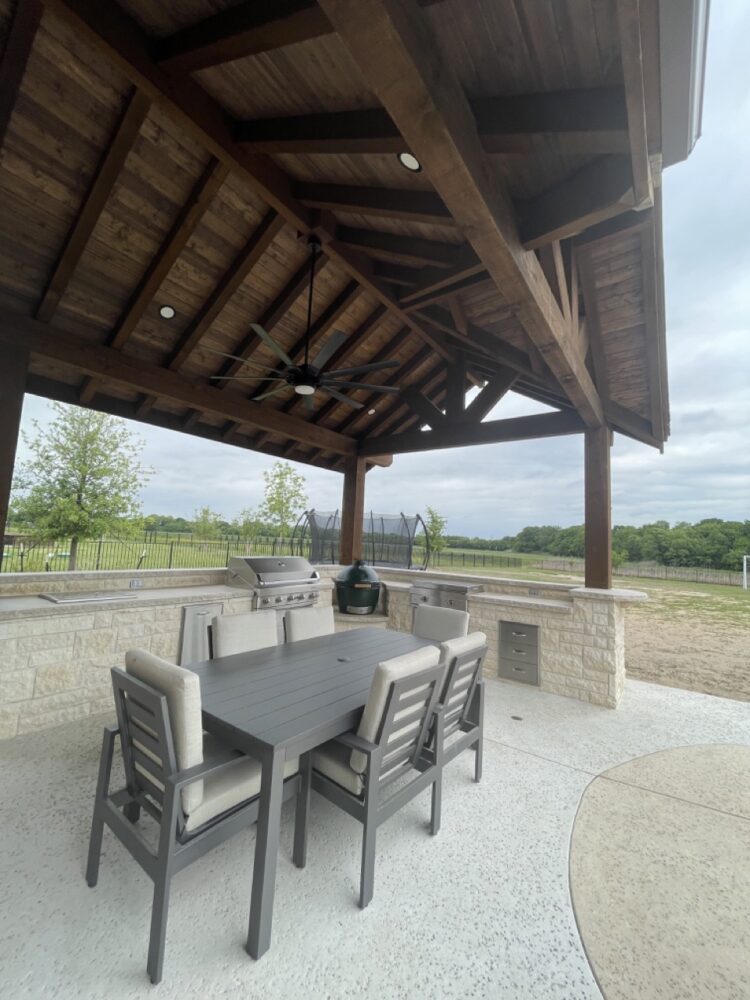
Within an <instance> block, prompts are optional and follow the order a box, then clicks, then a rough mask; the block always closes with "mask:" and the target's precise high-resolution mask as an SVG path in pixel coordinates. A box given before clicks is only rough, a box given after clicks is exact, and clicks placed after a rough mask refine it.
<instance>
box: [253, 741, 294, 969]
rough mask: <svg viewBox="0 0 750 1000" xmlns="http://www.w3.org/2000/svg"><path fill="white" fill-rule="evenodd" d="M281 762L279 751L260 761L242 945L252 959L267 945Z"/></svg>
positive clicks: (282, 763) (282, 771) (281, 750)
mask: <svg viewBox="0 0 750 1000" xmlns="http://www.w3.org/2000/svg"><path fill="white" fill-rule="evenodd" d="M284 760H285V754H284V750H283V749H278V750H275V751H272V752H269V753H267V754H266V755H265V756H264V757H263V760H262V768H263V773H262V777H261V787H260V810H259V815H258V826H257V834H256V838H255V861H254V863H253V889H252V895H251V897H250V926H249V928H248V932H247V946H246V947H247V951H248V953H249V954H250V955H252V957H253V958H256V959H257V958H260V957H261V955H264V954H265V953H266V952H267V951H268V949H269V947H270V944H271V924H272V922H273V896H274V890H275V887H276V861H277V858H278V853H279V830H280V828H281V799H282V794H283V788H284Z"/></svg>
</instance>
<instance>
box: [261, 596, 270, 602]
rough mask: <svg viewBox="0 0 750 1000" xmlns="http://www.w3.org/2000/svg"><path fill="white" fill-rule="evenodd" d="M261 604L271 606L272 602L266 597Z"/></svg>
mask: <svg viewBox="0 0 750 1000" xmlns="http://www.w3.org/2000/svg"><path fill="white" fill-rule="evenodd" d="M260 603H261V604H270V603H271V602H270V600H269V599H268V598H267V597H264V598H263V600H262V601H261V602H260Z"/></svg>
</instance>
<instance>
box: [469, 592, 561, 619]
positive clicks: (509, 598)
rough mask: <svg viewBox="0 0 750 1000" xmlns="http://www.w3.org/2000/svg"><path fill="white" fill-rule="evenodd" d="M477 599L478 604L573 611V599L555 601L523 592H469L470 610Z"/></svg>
mask: <svg viewBox="0 0 750 1000" xmlns="http://www.w3.org/2000/svg"><path fill="white" fill-rule="evenodd" d="M475 601H476V602H477V603H478V604H503V605H507V606H510V607H514V608H524V609H525V610H527V611H533V610H538V611H544V612H549V611H555V612H558V613H560V614H572V613H573V603H572V601H555V600H553V599H551V598H545V597H524V596H523V595H522V594H488V593H479V594H469V610H471V605H472V603H473V602H475Z"/></svg>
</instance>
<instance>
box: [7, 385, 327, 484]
mask: <svg viewBox="0 0 750 1000" xmlns="http://www.w3.org/2000/svg"><path fill="white" fill-rule="evenodd" d="M26 391H27V392H30V393H33V394H34V395H36V396H43V397H44V398H45V399H56V400H58V401H59V402H61V403H70V404H71V405H73V406H76V405H77V401H78V389H77V388H76V386H74V385H70V384H69V383H68V382H57V381H55V380H54V379H50V378H45V377H44V376H42V375H29V376H28V377H27V379H26ZM88 407H89V409H91V410H98V411H99V412H101V413H109V414H111V415H112V416H114V417H122V418H124V419H125V420H139V421H140V422H141V423H146V424H149V425H151V426H152V427H160V428H163V429H165V430H169V431H177V432H178V433H181V434H190V435H192V436H193V437H201V438H205V439H206V440H207V441H213V442H216V443H217V444H221V443H225V444H231V445H233V446H234V447H237V448H242V449H243V450H245V451H254V450H255V445H254V443H253V442H252V440H251V439H249V438H248V437H247V436H243V435H240V434H237V435H235V437H234V438H233V439H232V440H231V441H227V442H222V428H221V427H215V426H214V425H213V424H204V423H201V422H200V419H199V415H198V414H197V413H196V411H193V413H192V414H191V419H190V421H189V422H188V421H187V420H185V418H184V417H181V416H179V415H178V414H176V413H171V412H168V411H166V410H159V409H158V407H152V408H151V409H150V410H149V412H148V413H147V414H144V415H143V416H140V415H139V414H138V406H137V404H134V403H131V402H129V401H128V400H126V399H120V398H119V397H117V396H107V395H106V394H104V393H101V392H100V393H98V394H97V396H96V398H95V399H93V400H92V401H91V402H90V403H89V404H88ZM264 453H265V454H268V455H273V456H277V457H279V458H283V457H284V454H283V449H282V448H281V447H279V446H277V445H273V444H271V445H269V446H268V447H267V448H266V449H264ZM322 454H323V453H321V452H314V453H310V456H309V457H303V456H300V457H299V458H297V459H296V461H299V462H305V463H307V464H308V465H314V466H316V467H317V468H320V469H326V470H329V471H330V470H331V469H332V468H333V466H334V462H332V461H331V460H330V459H329V458H322V457H321V458H315V457H313V456H315V455H322ZM325 454H326V455H329V454H331V453H330V452H326V453H325Z"/></svg>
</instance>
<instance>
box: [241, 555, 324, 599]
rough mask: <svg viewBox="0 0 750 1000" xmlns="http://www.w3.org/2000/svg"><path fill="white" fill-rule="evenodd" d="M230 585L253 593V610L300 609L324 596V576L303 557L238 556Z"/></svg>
mask: <svg viewBox="0 0 750 1000" xmlns="http://www.w3.org/2000/svg"><path fill="white" fill-rule="evenodd" d="M227 583H228V584H229V586H230V587H247V588H248V589H249V590H252V592H253V610H255V611H263V610H271V609H274V610H276V611H283V610H284V609H285V608H300V607H305V606H306V605H310V604H315V602H316V601H317V600H318V598H319V596H320V574H319V573H318V571H317V570H316V569H314V568H313V567H312V566H311V565H310V563H309V562H308V561H307V559H303V558H302V557H301V556H235V557H233V558H232V559H230V560H229V566H228V567H227Z"/></svg>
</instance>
